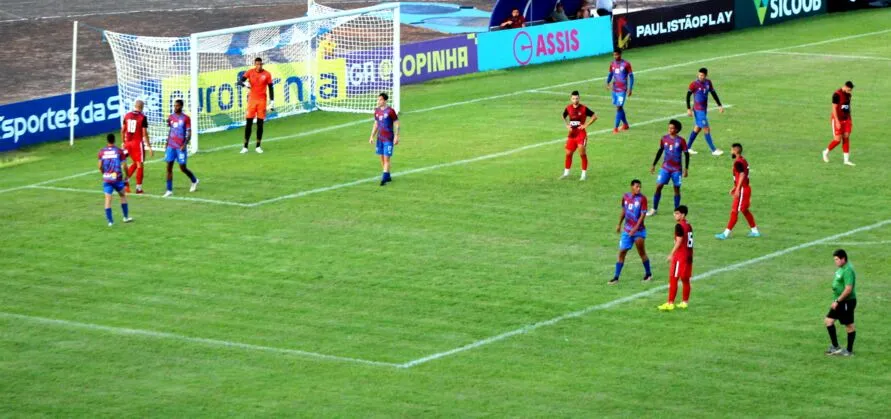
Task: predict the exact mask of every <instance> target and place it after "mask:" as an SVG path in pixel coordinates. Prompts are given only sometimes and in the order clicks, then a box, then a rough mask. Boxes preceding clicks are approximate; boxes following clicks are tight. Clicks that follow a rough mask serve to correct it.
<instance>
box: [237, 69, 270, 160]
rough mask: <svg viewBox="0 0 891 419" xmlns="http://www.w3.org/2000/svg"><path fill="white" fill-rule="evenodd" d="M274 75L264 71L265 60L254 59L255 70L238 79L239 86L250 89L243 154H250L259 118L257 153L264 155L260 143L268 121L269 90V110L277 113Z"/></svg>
mask: <svg viewBox="0 0 891 419" xmlns="http://www.w3.org/2000/svg"><path fill="white" fill-rule="evenodd" d="M272 84H273V80H272V74H270V73H269V72H268V71H266V70H264V69H263V59H262V58H260V57H257V58H255V59H254V68H252V69H250V70H248V71H245V72H244V73H243V74H242V75H241V76H239V77H238V85H239V86H246V87H248V88H250V90H251V91H250V93H248V103H247V111H246V113H245V119H246V121H245V124H244V147H242V148H241V154H244V153H247V152H248V142H249V141H250V140H251V128H252V127H253V125H254V118H257V148H256V149H255V151H256V152H257V153H263V149H262V148H260V142H261V141H263V121H264V120H265V119H266V107H267V106H266V105H267V103H266V91H267V90H269V104H268V105H269V110H271V111H273V112H274V111H275V92H274V91H273V90H272Z"/></svg>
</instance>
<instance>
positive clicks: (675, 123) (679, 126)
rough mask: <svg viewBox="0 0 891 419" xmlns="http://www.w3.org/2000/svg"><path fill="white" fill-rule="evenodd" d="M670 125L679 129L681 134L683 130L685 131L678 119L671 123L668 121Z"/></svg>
mask: <svg viewBox="0 0 891 419" xmlns="http://www.w3.org/2000/svg"><path fill="white" fill-rule="evenodd" d="M668 125H674V127H675V128H677V130H678V132H681V129H683V125H681V121H678V120H677V119H672V120H671V121H668Z"/></svg>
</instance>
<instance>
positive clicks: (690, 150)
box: [687, 148, 699, 154]
mask: <svg viewBox="0 0 891 419" xmlns="http://www.w3.org/2000/svg"><path fill="white" fill-rule="evenodd" d="M687 152H688V153H690V154H699V152H698V151H696V150H694V149H692V148H691V149H688V150H687Z"/></svg>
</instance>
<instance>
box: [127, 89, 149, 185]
mask: <svg viewBox="0 0 891 419" xmlns="http://www.w3.org/2000/svg"><path fill="white" fill-rule="evenodd" d="M144 106H145V103H143V101H141V100H137V101H136V102H135V103H134V104H133V110H132V111H130V112H127V114H126V115H124V123H123V125H122V126H121V137H123V138H124V153H125V154H126V155H128V156H130V159H131V160H133V162H134V163H136V164H134V165H132V166H130V168H129V169H128V170H127V179H128V180H127V181H126V182H125V185H126V191H127V192H130V181H129V178H130V177H132V176H133V172H136V193H138V194H141V193H142V179H143V176H144V169H143V164H144V163H145V150H146V149H148V151H149V155H150V156H152V157H154V156H155V152H154V151H153V150H152V144H151V143H150V142H149V135H148V117H146V116H145V114H144V113H142V108H143V107H144Z"/></svg>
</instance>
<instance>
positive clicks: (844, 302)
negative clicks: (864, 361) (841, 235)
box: [824, 249, 857, 356]
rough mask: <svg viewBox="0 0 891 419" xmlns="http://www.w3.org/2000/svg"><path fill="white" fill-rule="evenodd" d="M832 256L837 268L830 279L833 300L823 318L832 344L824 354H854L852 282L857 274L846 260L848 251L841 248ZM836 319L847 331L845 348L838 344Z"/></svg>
mask: <svg viewBox="0 0 891 419" xmlns="http://www.w3.org/2000/svg"><path fill="white" fill-rule="evenodd" d="M832 256H833V259H835V266H837V267H838V270H836V271H835V278H833V280H832V295H833V296H834V297H835V300H833V301H832V305H830V306H829V313H827V314H826V318H825V319H824V323H825V324H826V330H827V331H828V332H829V339H830V340H831V341H832V346H830V347H829V349H827V350H826V355H839V356H851V355H854V338H855V337H856V336H857V332H856V331H855V330H854V309H855V308H857V294H856V293H855V292H854V283H855V282H856V281H857V274H855V273H854V268H853V267H852V266H851V264H850V263H849V262H848V253H847V252H845V251H844V250H843V249H838V250H836V251H835V252H832ZM836 320H838V322H839V323H841V324H843V325H845V330H846V331H847V332H848V347H847V348H841V347H839V346H838V337H837V336H836V335H835V321H836Z"/></svg>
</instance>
